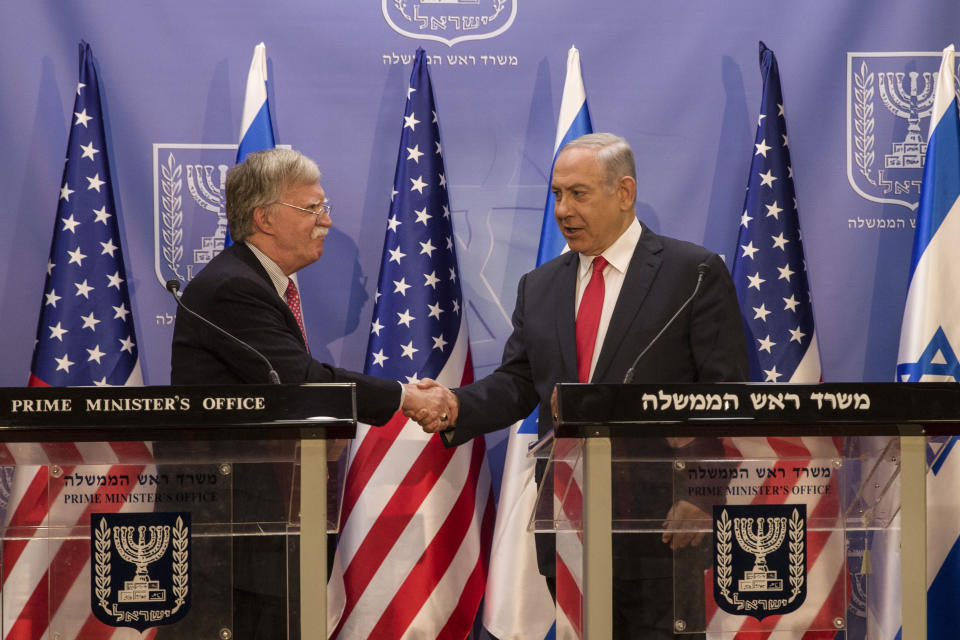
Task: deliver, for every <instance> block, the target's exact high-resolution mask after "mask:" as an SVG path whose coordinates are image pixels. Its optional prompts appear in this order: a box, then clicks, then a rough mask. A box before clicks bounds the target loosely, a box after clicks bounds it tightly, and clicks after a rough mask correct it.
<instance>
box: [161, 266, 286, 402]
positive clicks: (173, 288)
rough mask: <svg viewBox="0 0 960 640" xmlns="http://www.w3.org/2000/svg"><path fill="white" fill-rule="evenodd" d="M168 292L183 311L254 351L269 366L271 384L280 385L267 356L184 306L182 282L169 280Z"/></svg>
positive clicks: (278, 377)
mask: <svg viewBox="0 0 960 640" xmlns="http://www.w3.org/2000/svg"><path fill="white" fill-rule="evenodd" d="M167 291H169V292H170V295H172V296H173V299H174V300H176V301H177V306H178V307H180V308H181V309H183V310H184V311H186V312H187V313H189V314H190V315H192V316H193V317H194V318H197V319H198V320H200V321H201V322H204V323H206V324H207V325H208V326H210V327H213V328H214V329H216V330H217V331H218V332H220V333H221V334H223V335H225V336H227V337H228V338H230V339H231V340H233V341H234V342H237V343H239V344H240V345H241V346H242V347H244V348H245V349H249V350H250V351H252V352H253V353H254V355H256V356H257V357H258V358H260V359H261V360H263V362H264V364H266V365H267V370H268V371H267V376H268V377H269V378H270V382H271V384H280V376H279V375H277V372H276V370H275V369H274V368H273V365H272V364H270V361H269V360H267V357H266V356H265V355H263V354H262V353H260V352H259V351H257V350H256V349H254V348H253V347H252V346H250V345H249V344H247V343H246V342H244V341H243V340H241V339H240V338H238V337H237V336H235V335H233V334H232V333H230V332H229V331H227V330H226V329H221V328H220V327H218V326H217V325H215V324H213V323H212V322H210V321H209V320H207V319H206V318H204V317H203V316H201V315H200V314H199V313H196V312H195V311H194V310H193V309H191V308H190V307H188V306H187V305H185V304H183V302H182V301H181V300H180V296H178V295H177V292H178V291H180V281H179V280H177V279H176V278H170V279H169V280H167Z"/></svg>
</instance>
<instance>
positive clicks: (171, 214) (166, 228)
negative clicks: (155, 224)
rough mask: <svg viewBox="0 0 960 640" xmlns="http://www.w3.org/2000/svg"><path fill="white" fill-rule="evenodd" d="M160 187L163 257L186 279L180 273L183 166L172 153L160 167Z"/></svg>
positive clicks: (169, 265)
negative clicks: (161, 191) (161, 193)
mask: <svg viewBox="0 0 960 640" xmlns="http://www.w3.org/2000/svg"><path fill="white" fill-rule="evenodd" d="M160 173H161V180H160V187H161V189H162V190H163V196H161V198H160V207H161V209H162V211H163V215H162V216H161V217H162V220H163V259H164V260H166V262H167V267H168V268H169V269H170V271H172V272H173V275H175V276H177V278H178V279H180V280H181V281H183V280H186V278H184V277H183V275H181V273H180V260H181V258H183V198H182V196H181V191H182V187H183V179H182V177H183V166H182V165H179V164H176V163H175V161H174V159H173V154H172V153H171V154H170V155H169V156H168V157H167V163H166V164H165V165H161V167H160Z"/></svg>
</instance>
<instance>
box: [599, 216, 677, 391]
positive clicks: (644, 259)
mask: <svg viewBox="0 0 960 640" xmlns="http://www.w3.org/2000/svg"><path fill="white" fill-rule="evenodd" d="M662 250H663V245H662V244H661V243H660V240H659V238H657V235H656V234H655V233H653V232H652V231H650V229H649V228H647V227H644V228H643V232H642V233H641V234H640V240H639V242H637V248H636V249H634V251H633V258H631V259H630V267H629V268H628V269H627V275H626V278H624V280H623V286H622V287H621V288H620V297H619V298H618V299H617V304H616V306H615V307H614V308H613V315H612V316H610V326H609V327H608V328H607V335H606V337H605V338H604V340H603V347H602V349H601V351H600V357H599V358H598V359H597V366H596V368H595V369H594V371H593V380H596V381H600V380H603V379H604V378H605V376H606V375H607V372H608V370H609V369H610V366H611V365H612V364H613V361H614V357H615V356H616V355H617V354H618V353H619V352H620V350H621V345H622V343H623V341H624V339H625V338H626V336H627V333H628V332H629V329H630V327H631V325H633V323H634V322H635V320H636V318H637V316H638V314H639V313H640V307H641V306H642V305H643V302H644V300H645V299H646V297H647V293H649V292H650V287H651V286H652V285H653V280H654V278H656V276H657V271H659V270H660V265H661V263H662V262H663V258H662V257H661V255H660V252H661V251H662ZM634 355H635V354H634Z"/></svg>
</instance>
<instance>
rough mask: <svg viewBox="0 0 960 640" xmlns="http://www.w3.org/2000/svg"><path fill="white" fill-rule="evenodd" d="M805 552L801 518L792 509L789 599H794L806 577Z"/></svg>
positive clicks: (791, 600) (790, 600)
mask: <svg viewBox="0 0 960 640" xmlns="http://www.w3.org/2000/svg"><path fill="white" fill-rule="evenodd" d="M805 558H806V554H805V553H804V548H803V520H802V519H801V518H800V513H799V512H798V511H797V510H796V509H794V510H793V513H792V514H791V515H790V587H791V588H790V599H789V600H788V602H793V601H794V600H796V598H797V596H798V595H800V590H801V589H802V588H803V583H804V580H805V579H806V572H805V569H806V561H805Z"/></svg>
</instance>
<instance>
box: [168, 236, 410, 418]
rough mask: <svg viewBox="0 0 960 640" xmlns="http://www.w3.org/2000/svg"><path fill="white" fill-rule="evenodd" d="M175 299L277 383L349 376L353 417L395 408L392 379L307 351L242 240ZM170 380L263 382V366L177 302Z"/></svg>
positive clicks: (372, 415)
mask: <svg viewBox="0 0 960 640" xmlns="http://www.w3.org/2000/svg"><path fill="white" fill-rule="evenodd" d="M182 300H183V303H184V304H185V305H187V306H188V307H189V308H191V309H193V310H194V311H195V312H196V313H198V314H199V315H201V316H203V317H204V318H206V319H208V320H210V321H211V322H213V323H214V324H216V325H218V326H220V327H222V328H223V329H226V330H227V331H229V332H230V333H232V334H233V335H235V336H237V337H238V338H240V339H241V340H244V341H245V342H247V343H248V344H250V345H252V346H253V347H254V348H255V349H257V350H258V351H260V353H262V354H263V355H264V356H266V358H267V360H269V361H270V364H271V365H272V366H273V368H274V369H275V370H276V371H277V373H278V374H279V376H280V382H283V383H302V382H354V383H356V385H357V413H358V417H359V419H360V421H361V422H366V423H368V424H383V423H385V422H386V421H388V420H389V419H390V417H391V416H392V415H393V414H394V412H395V411H396V410H397V409H398V408H399V407H400V385H399V384H397V383H396V382H394V381H391V380H385V379H383V378H375V377H372V376H365V375H362V374H359V373H354V372H352V371H348V370H346V369H340V368H337V367H333V366H331V365H329V364H324V363H322V362H318V361H317V360H314V359H313V358H312V357H310V354H309V353H308V352H307V349H306V345H305V344H304V342H303V336H302V335H301V333H300V327H299V326H298V325H297V321H296V319H295V318H294V317H293V313H292V312H291V311H290V309H289V308H288V307H287V304H286V302H284V300H283V299H282V298H281V297H280V296H278V295H277V290H276V289H275V288H274V286H273V283H272V282H271V280H270V276H269V275H267V272H266V270H265V269H264V268H263V265H261V264H260V261H259V260H257V257H256V256H255V255H254V254H253V252H252V251H251V250H250V249H249V247H247V246H246V245H245V244H243V243H237V244H234V245H232V246H230V247H228V248H226V249H224V250H223V252H221V253H220V254H219V255H217V256H216V257H215V258H214V259H213V260H211V261H210V263H209V264H208V265H207V266H205V267H204V268H203V269H202V270H201V271H200V273H198V274H197V276H196V277H195V278H194V279H193V280H191V281H190V284H189V285H187V288H186V289H185V290H184V292H183V298H182ZM172 351H173V353H172V371H171V374H170V381H171V383H172V384H186V385H197V384H250V383H261V384H266V383H268V382H269V380H268V378H267V372H268V369H267V366H266V364H265V363H264V362H263V361H262V360H260V359H259V358H258V357H257V356H256V355H254V354H253V353H251V352H250V351H249V350H248V349H245V348H244V347H243V346H241V345H240V344H238V343H237V342H235V341H233V340H230V339H229V338H227V337H226V336H223V335H221V334H220V333H219V332H217V331H215V330H214V329H212V328H210V327H208V326H207V325H206V324H204V323H202V322H201V321H199V320H197V319H196V318H194V317H193V316H191V315H190V314H188V313H185V312H184V311H183V310H182V309H178V310H177V319H176V324H175V325H174V329H173V349H172Z"/></svg>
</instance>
